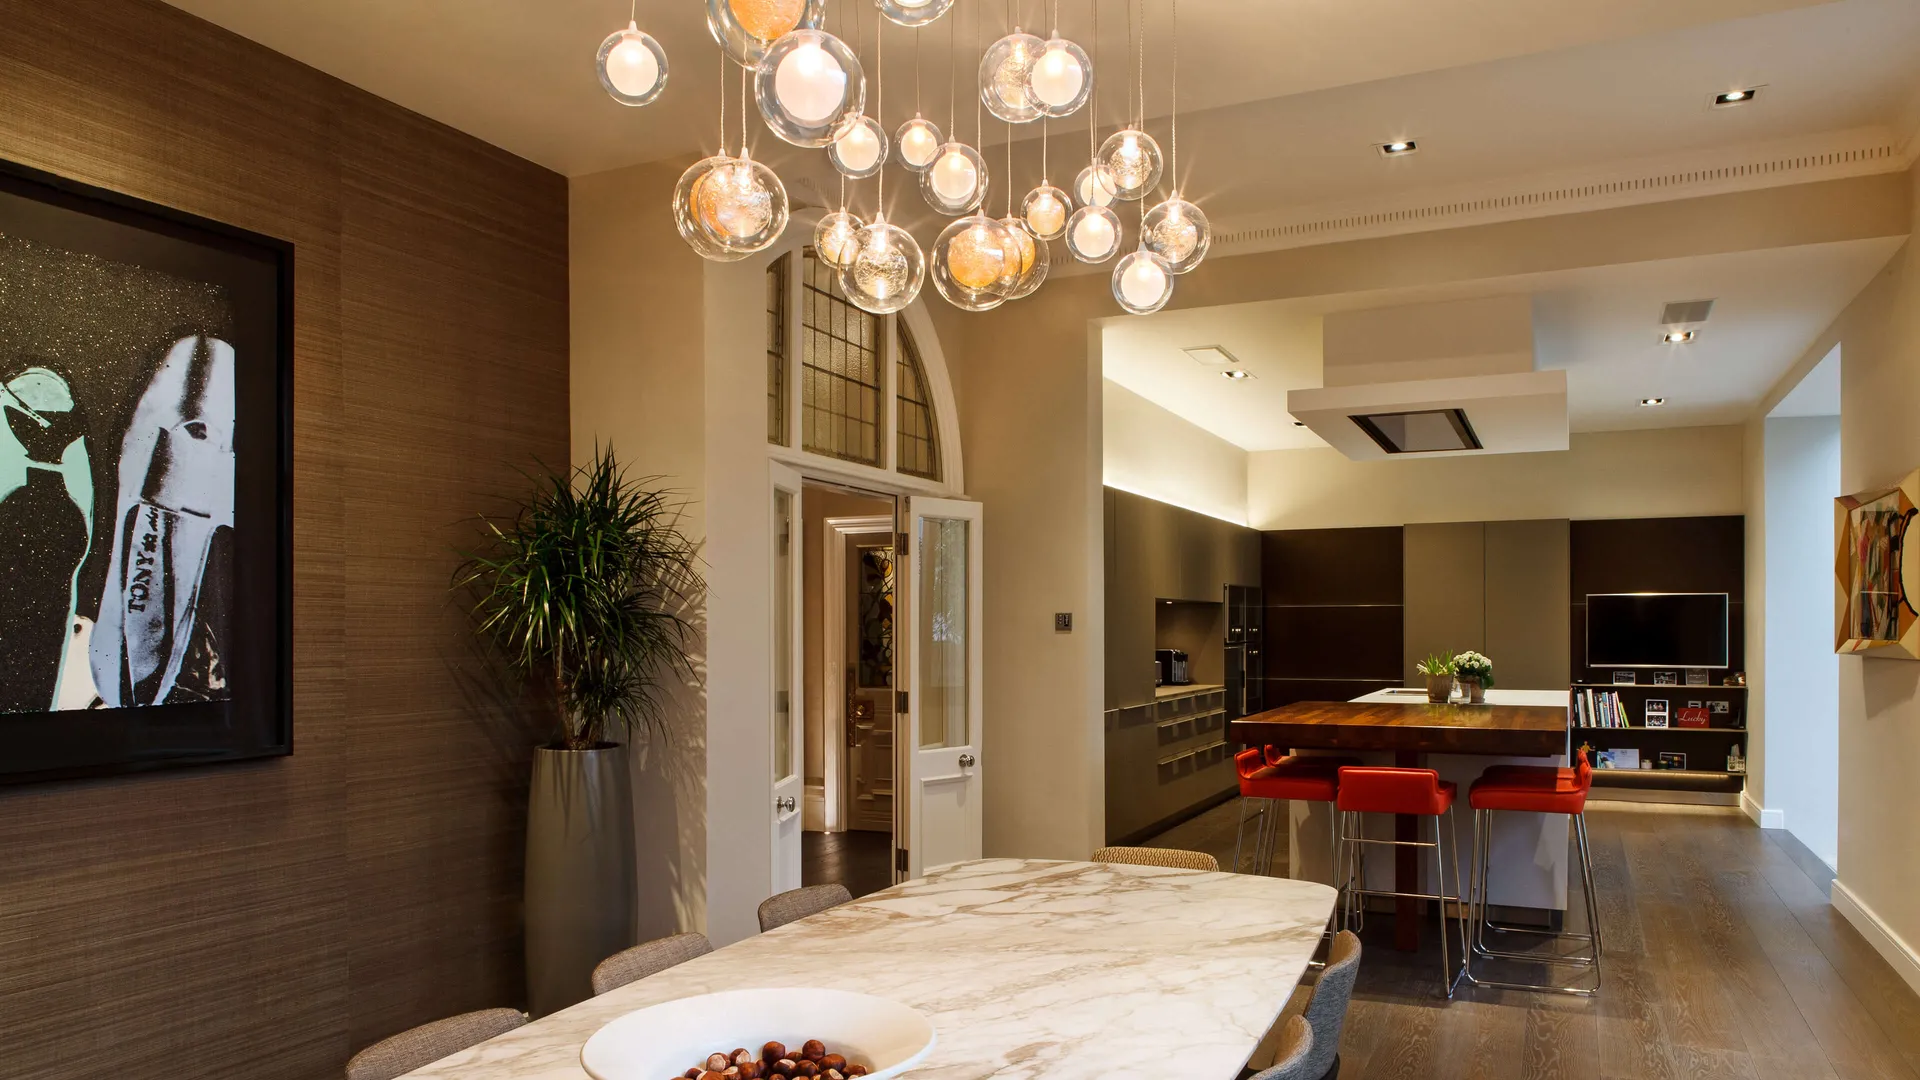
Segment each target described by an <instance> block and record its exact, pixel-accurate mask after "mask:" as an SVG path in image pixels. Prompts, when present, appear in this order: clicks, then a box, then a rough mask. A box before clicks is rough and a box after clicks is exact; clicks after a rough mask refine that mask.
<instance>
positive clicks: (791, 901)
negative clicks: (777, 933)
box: [760, 885, 853, 933]
mask: <svg viewBox="0 0 1920 1080" xmlns="http://www.w3.org/2000/svg"><path fill="white" fill-rule="evenodd" d="M851 899H853V894H852V893H850V892H848V891H847V887H846V886H845V885H809V886H807V887H806V888H804V889H794V890H792V891H790V892H783V893H779V894H777V895H774V896H769V897H767V898H766V899H765V900H762V901H760V932H761V933H765V932H767V931H768V930H772V929H775V928H776V927H781V926H785V925H787V924H788V923H790V922H798V921H799V920H801V919H804V918H806V917H807V916H809V915H818V914H820V913H821V912H823V911H825V910H827V909H828V908H833V907H839V906H840V905H841V904H844V903H846V902H847V901H849V900H851Z"/></svg>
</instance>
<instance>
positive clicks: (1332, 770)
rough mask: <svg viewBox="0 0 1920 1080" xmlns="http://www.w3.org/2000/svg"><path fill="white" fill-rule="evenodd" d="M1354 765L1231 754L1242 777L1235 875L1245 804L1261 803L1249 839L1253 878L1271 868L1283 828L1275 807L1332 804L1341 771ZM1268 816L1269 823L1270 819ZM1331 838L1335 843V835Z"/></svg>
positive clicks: (1252, 752) (1256, 752)
mask: <svg viewBox="0 0 1920 1080" xmlns="http://www.w3.org/2000/svg"><path fill="white" fill-rule="evenodd" d="M1354 764H1358V762H1356V761H1355V760H1354V759H1353V758H1336V757H1327V758H1321V757H1289V756H1287V755H1284V754H1281V753H1280V752H1279V751H1278V750H1276V749H1275V748H1274V747H1271V746H1268V747H1264V748H1262V747H1253V746H1250V747H1248V748H1246V749H1245V750H1242V751H1240V752H1239V753H1237V754H1235V755H1234V756H1233V767H1234V770H1235V771H1236V772H1238V773H1239V774H1240V827H1239V829H1238V830H1237V831H1236V832H1235V833H1234V837H1233V870H1234V872H1235V873H1238V872H1239V871H1240V846H1241V841H1242V840H1243V839H1244V837H1245V836H1246V832H1247V807H1248V805H1249V804H1251V803H1252V802H1254V801H1255V800H1258V801H1259V802H1260V817H1259V818H1258V820H1257V822H1256V824H1257V828H1256V829H1255V831H1254V838H1253V869H1254V872H1255V873H1265V872H1266V871H1267V870H1270V869H1271V868H1272V866H1273V856H1274V853H1275V850H1276V849H1277V848H1278V847H1279V845H1280V827H1281V825H1282V824H1283V823H1282V822H1281V821H1280V820H1279V818H1280V814H1279V804H1280V803H1281V802H1283V801H1289V800H1300V801H1303V802H1323V803H1331V802H1333V799H1334V794H1335V792H1336V791H1338V790H1339V787H1340V767H1341V766H1342V765H1354ZM1270 810H1271V811H1273V813H1272V814H1271V815H1269V813H1268V811H1270ZM1270 816H1271V817H1272V818H1273V820H1272V821H1269V820H1268V818H1269V817H1270ZM1331 816H1332V815H1331V814H1330V815H1329V818H1331ZM1329 831H1330V832H1332V830H1329ZM1332 835H1334V836H1335V837H1336V839H1337V837H1338V833H1337V832H1332ZM1336 884H1338V883H1337V882H1336Z"/></svg>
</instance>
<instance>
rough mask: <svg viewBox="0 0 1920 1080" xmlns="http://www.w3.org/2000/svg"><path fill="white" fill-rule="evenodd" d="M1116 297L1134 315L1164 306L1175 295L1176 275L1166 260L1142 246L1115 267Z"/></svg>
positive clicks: (1114, 289)
mask: <svg viewBox="0 0 1920 1080" xmlns="http://www.w3.org/2000/svg"><path fill="white" fill-rule="evenodd" d="M1113 298H1114V299H1115V300H1118V301H1119V302H1120V306H1121V307H1122V308H1125V309H1126V310H1127V311H1128V312H1131V313H1132V314H1135V315H1146V314H1149V313H1152V312H1155V311H1159V310H1160V309H1161V308H1163V307H1165V306H1166V304H1167V301H1168V300H1170V299H1172V298H1173V275H1172V274H1171V273H1169V272H1168V270H1167V263H1166V260H1164V259H1162V258H1161V257H1160V256H1158V255H1155V254H1154V253H1153V252H1151V251H1148V250H1146V249H1145V248H1142V249H1140V250H1138V251H1135V252H1133V253H1132V254H1130V255H1128V256H1127V257H1126V258H1124V259H1121V260H1120V264H1119V265H1118V266H1115V267H1114V268H1113Z"/></svg>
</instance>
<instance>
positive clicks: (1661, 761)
mask: <svg viewBox="0 0 1920 1080" xmlns="http://www.w3.org/2000/svg"><path fill="white" fill-rule="evenodd" d="M1653 767H1654V768H1656V769H1685V768H1686V767H1687V755H1686V754H1684V753H1681V752H1680V751H1678V750H1662V751H1660V756H1659V757H1657V758H1655V759H1654V766H1653Z"/></svg>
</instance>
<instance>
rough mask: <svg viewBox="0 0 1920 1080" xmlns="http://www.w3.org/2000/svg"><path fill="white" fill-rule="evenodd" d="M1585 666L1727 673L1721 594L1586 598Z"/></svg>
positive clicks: (1724, 605) (1724, 597) (1596, 595)
mask: <svg viewBox="0 0 1920 1080" xmlns="http://www.w3.org/2000/svg"><path fill="white" fill-rule="evenodd" d="M1587 666H1588V667H1590V668H1725V667H1727V666H1728V652H1727V594H1726V593H1591V594H1588V596H1587Z"/></svg>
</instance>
